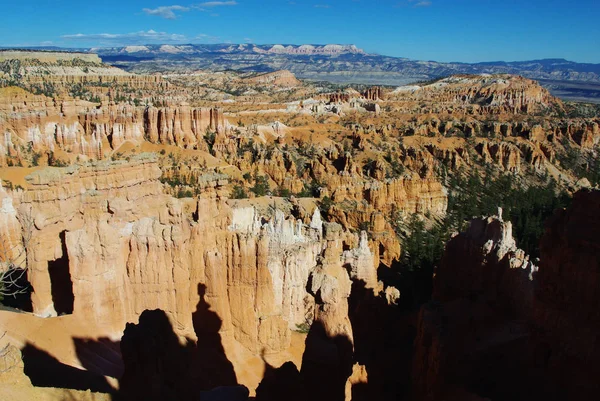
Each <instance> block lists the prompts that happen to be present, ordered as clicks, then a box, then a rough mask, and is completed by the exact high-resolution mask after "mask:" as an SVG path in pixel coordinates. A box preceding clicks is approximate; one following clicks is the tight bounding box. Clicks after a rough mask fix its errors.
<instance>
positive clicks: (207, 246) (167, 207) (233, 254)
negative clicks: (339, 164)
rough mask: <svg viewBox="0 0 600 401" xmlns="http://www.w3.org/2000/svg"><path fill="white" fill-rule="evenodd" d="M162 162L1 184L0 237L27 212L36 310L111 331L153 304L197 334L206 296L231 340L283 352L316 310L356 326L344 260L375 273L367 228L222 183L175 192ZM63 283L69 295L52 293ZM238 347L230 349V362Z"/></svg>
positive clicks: (331, 328)
mask: <svg viewBox="0 0 600 401" xmlns="http://www.w3.org/2000/svg"><path fill="white" fill-rule="evenodd" d="M160 174H161V173H160V169H159V167H158V165H157V162H156V159H155V157H154V156H152V155H148V154H141V155H138V156H135V157H133V158H131V160H130V161H129V162H125V161H117V162H94V163H90V164H87V165H79V166H76V167H69V168H47V169H44V170H40V171H37V172H35V173H32V174H31V175H30V176H28V177H27V180H28V184H29V185H28V186H29V189H28V190H26V191H20V190H19V191H4V192H3V193H2V199H3V203H2V204H3V205H4V207H3V209H2V210H1V214H0V217H1V218H2V219H3V220H6V222H7V224H6V225H3V226H2V231H1V232H0V237H1V238H2V240H3V242H5V243H11V241H12V242H16V243H17V244H19V241H20V238H19V237H18V235H16V234H15V232H16V231H17V230H18V229H19V220H21V221H26V220H27V219H29V220H30V221H31V222H32V224H31V226H29V229H30V232H29V233H28V234H27V235H28V236H30V240H29V242H28V243H27V244H26V245H27V247H26V251H27V266H28V267H29V271H28V279H29V281H30V283H31V285H32V287H33V293H32V303H33V311H34V313H35V314H36V315H38V316H43V317H48V318H52V317H54V316H57V315H58V314H61V313H67V314H72V315H73V316H77V317H78V318H80V319H82V320H84V321H87V322H90V324H93V325H94V326H95V327H102V328H103V329H105V330H107V331H108V332H111V333H113V334H114V335H119V334H120V333H122V331H123V329H124V328H125V324H126V323H127V322H136V321H137V319H138V317H139V316H140V314H141V313H142V312H143V311H144V310H148V309H150V310H152V309H161V310H163V311H165V313H166V314H167V316H168V317H169V319H170V321H171V322H172V325H173V327H174V328H175V330H176V332H177V333H178V334H180V335H185V336H188V337H190V338H194V337H195V336H196V331H195V330H194V324H195V323H194V316H195V314H196V313H197V308H198V305H199V304H200V303H201V301H202V302H204V303H205V304H206V305H207V308H210V310H211V311H213V312H214V313H216V315H217V316H218V319H219V334H220V336H221V337H222V339H223V344H224V346H225V349H226V350H228V352H234V351H232V350H233V349H236V348H235V347H238V346H241V347H242V348H243V349H244V350H245V351H244V352H246V353H249V354H250V355H254V356H259V355H265V354H266V355H270V354H271V355H276V354H279V353H283V352H286V351H287V350H288V349H289V348H290V342H291V335H292V331H294V330H299V327H306V326H307V325H308V326H310V325H311V324H312V323H313V321H318V322H319V324H322V325H324V327H325V328H326V330H327V333H330V334H331V335H342V334H343V335H345V336H346V337H348V338H350V339H351V338H352V328H351V325H350V322H349V320H348V305H347V297H348V296H349V293H350V286H351V285H350V284H351V283H350V278H349V272H350V274H352V275H353V276H356V277H359V278H364V279H367V280H368V281H369V283H370V284H371V285H372V286H376V285H377V282H376V270H375V269H376V265H375V260H374V259H373V254H372V252H371V250H370V249H369V245H368V241H367V240H366V237H365V234H363V237H362V239H361V240H360V241H359V239H358V238H357V237H356V235H355V234H351V233H349V232H348V231H345V230H342V228H341V226H339V225H335V224H334V225H329V227H328V228H327V227H325V226H327V224H328V223H327V224H324V223H323V222H322V220H321V216H320V213H319V211H318V209H317V210H315V212H314V214H313V216H312V219H311V221H310V223H309V224H304V223H303V222H302V221H301V220H296V219H295V218H293V217H286V215H285V214H284V213H283V212H282V211H281V210H274V212H273V214H272V215H270V216H261V215H260V214H259V213H258V212H257V209H256V208H254V207H231V206H229V205H228V204H227V201H226V200H225V199H226V198H225V194H226V190H225V189H224V188H223V187H220V186H219V185H218V184H217V185H216V187H215V188H209V189H207V191H206V192H205V193H203V194H201V195H200V197H199V198H198V199H197V200H193V199H185V200H178V199H174V198H172V197H170V196H168V195H164V194H163V193H162V184H161V183H160V182H159V180H158V178H159V177H160ZM11 205H13V206H11ZM336 226H337V228H336ZM21 230H23V228H21ZM357 243H359V247H358V248H356V249H353V244H357ZM344 249H347V251H346V252H344ZM61 269H62V270H61ZM59 271H62V272H63V273H64V272H66V276H67V282H66V283H65V281H64V277H61V276H58V275H57V273H58V272H59ZM309 283H311V284H310V285H309ZM69 292H71V293H72V294H71V295H72V298H71V301H70V302H71V305H70V307H69V306H68V305H67V306H65V299H64V297H61V296H59V293H60V294H63V295H64V294H67V295H68V294H69ZM67 298H68V297H67ZM67 303H68V300H67ZM235 344H237V345H235ZM236 358H238V359H236ZM239 358H242V357H241V356H239V355H237V356H236V355H235V354H234V356H233V357H231V359H232V362H233V363H234V366H236V368H238V367H239V364H243V363H244V361H243V360H240V359H239Z"/></svg>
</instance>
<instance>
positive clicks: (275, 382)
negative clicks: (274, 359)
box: [256, 358, 308, 401]
mask: <svg viewBox="0 0 600 401" xmlns="http://www.w3.org/2000/svg"><path fill="white" fill-rule="evenodd" d="M263 361H264V358H263ZM307 399H308V398H307V396H306V388H305V386H304V380H303V379H302V375H301V374H300V371H299V370H298V368H297V367H296V365H295V364H294V363H293V362H289V361H288V362H286V363H284V364H283V365H281V366H280V367H279V368H274V367H273V366H271V365H270V364H269V363H267V362H266V361H265V373H264V376H263V380H262V381H261V382H260V384H259V385H258V387H257V389H256V400H257V401H279V400H289V401H304V400H307Z"/></svg>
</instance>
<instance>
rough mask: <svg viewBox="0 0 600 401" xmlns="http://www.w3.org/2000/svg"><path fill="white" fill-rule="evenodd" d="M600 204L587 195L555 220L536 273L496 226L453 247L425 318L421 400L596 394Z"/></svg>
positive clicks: (419, 363)
mask: <svg viewBox="0 0 600 401" xmlns="http://www.w3.org/2000/svg"><path fill="white" fill-rule="evenodd" d="M599 195H600V194H599V193H598V192H597V191H593V192H589V191H581V192H579V193H577V194H576V195H575V196H574V200H573V204H572V206H571V207H569V208H568V209H566V210H559V211H557V212H556V214H555V216H554V217H553V218H552V219H551V220H550V221H549V222H548V224H547V227H546V232H545V234H544V236H543V238H542V240H541V247H540V250H541V256H540V259H541V261H540V264H539V268H538V267H536V266H535V265H533V264H532V263H531V261H530V260H529V259H528V257H527V256H525V255H524V253H523V251H520V250H519V249H517V248H516V246H515V242H514V240H513V239H512V236H511V230H510V223H504V222H502V221H501V220H500V219H498V218H489V219H477V220H474V221H473V222H472V223H471V226H470V228H469V229H468V230H467V231H466V232H465V233H462V234H459V235H458V236H456V237H454V238H453V239H452V240H451V241H450V242H449V243H448V244H447V246H446V251H445V254H444V257H443V260H442V263H441V265H440V267H439V269H438V271H437V272H436V277H435V285H434V295H433V298H434V302H432V303H430V304H428V305H426V306H424V307H423V308H422V309H421V312H420V316H419V324H418V332H417V339H416V341H415V355H414V359H413V378H414V382H413V385H414V391H415V394H416V395H417V399H422V400H436V399H443V398H444V397H446V398H449V397H451V396H453V395H456V394H464V393H465V392H466V393H471V394H476V395H479V396H483V397H489V398H492V399H494V398H504V397H508V398H513V399H514V398H518V397H521V398H523V397H526V398H527V399H534V400H538V399H539V400H542V399H543V400H548V399H549V400H561V399H573V400H586V399H589V398H590V397H593V395H595V394H597V392H598V391H599V388H598V382H597V380H596V379H595V378H596V377H597V375H598V371H597V369H596V368H595V367H596V366H598V361H599V360H600V353H599V352H598V347H597V343H598V333H597V330H596V329H595V328H596V326H597V325H598V323H599V320H598V312H597V311H596V309H595V308H594V307H590V305H595V304H596V303H597V298H598V286H597V282H598V271H597V266H598V260H599V252H598V249H597V248H598V247H597V244H596V242H597V241H595V240H594V238H596V237H597V235H598V233H597V232H596V227H597V224H595V222H596V221H597V220H598V219H599V218H600V217H599V215H598V212H597V211H598V206H600V203H599V202H600V196H599ZM458 361H460V362H458ZM526 388H527V389H528V390H524V389H526Z"/></svg>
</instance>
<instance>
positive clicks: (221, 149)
mask: <svg viewBox="0 0 600 401" xmlns="http://www.w3.org/2000/svg"><path fill="white" fill-rule="evenodd" d="M5 56H6V55H5ZM0 133H2V135H3V136H2V140H1V141H0V180H1V181H0V182H1V186H0V205H1V207H0V263H1V265H0V272H2V274H1V275H0V277H1V279H2V281H1V284H2V285H1V286H0V293H1V294H2V295H3V297H2V298H3V299H2V301H1V302H2V304H3V305H4V306H2V308H1V309H0V383H2V386H0V398H2V399H7V400H9V399H10V400H31V399H39V400H55V399H56V400H70V399H77V400H78V399H85V400H199V399H202V400H217V399H219V400H221V399H223V400H238V399H239V400H244V399H248V398H249V397H250V398H255V399H257V400H280V399H290V398H291V399H293V400H307V399H311V400H321V399H322V400H329V401H331V400H350V399H353V400H362V399H364V400H367V399H382V400H392V399H401V400H483V399H491V400H521V399H522V400H525V399H527V400H538V399H539V400H541V399H544V400H555V399H556V400H563V399H570V400H587V399H591V398H594V395H596V394H598V392H599V391H600V388H599V384H598V382H597V377H598V373H600V372H599V371H598V366H600V364H599V363H598V362H600V345H599V344H600V341H599V340H598V334H597V330H596V328H597V327H599V326H600V315H599V314H598V312H597V310H596V308H595V306H596V305H597V304H598V302H599V301H600V290H599V288H600V287H599V283H600V273H599V272H600V270H599V266H600V264H599V261H600V242H599V241H598V238H599V234H600V233H598V232H597V231H598V227H600V224H598V223H600V222H599V221H598V220H599V219H600V208H599V207H600V192H599V191H598V190H597V189H596V188H597V185H598V183H599V182H600V163H599V162H598V150H599V143H600V110H599V109H598V106H597V105H594V104H584V103H574V102H565V101H562V100H560V99H559V98H556V97H554V96H552V95H551V94H550V92H548V90H546V89H544V88H543V87H542V86H540V85H539V83H537V82H536V81H533V80H530V79H526V78H523V77H520V76H513V75H506V74H500V75H487V74H484V75H454V76H450V77H447V78H442V79H437V80H433V81H429V82H421V83H416V84H411V85H407V86H401V87H395V88H392V87H370V86H366V85H344V86H340V85H334V84H329V83H311V82H306V81H301V80H299V79H297V78H296V77H295V76H294V75H293V74H292V73H291V72H289V71H277V72H272V73H264V74H258V73H240V72H236V71H221V72H215V71H206V70H199V71H194V72H185V73H177V72H173V71H166V72H164V73H162V74H161V73H153V74H147V75H143V74H133V73H129V72H126V71H124V70H120V69H118V68H116V67H113V66H110V65H107V64H104V63H102V61H101V60H100V59H99V58H97V57H96V56H89V55H88V56H85V57H84V56H81V55H78V54H77V53H72V54H66V55H65V54H62V55H58V56H57V55H53V54H52V53H35V52H30V53H26V54H24V55H23V54H19V55H16V56H15V57H14V58H13V59H11V58H8V59H6V57H5V59H4V60H3V61H0Z"/></svg>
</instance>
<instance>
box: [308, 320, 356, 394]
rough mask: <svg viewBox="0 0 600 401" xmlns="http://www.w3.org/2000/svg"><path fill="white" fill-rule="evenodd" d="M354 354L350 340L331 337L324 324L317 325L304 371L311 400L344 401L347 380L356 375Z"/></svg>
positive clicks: (316, 323) (315, 323) (340, 336)
mask: <svg viewBox="0 0 600 401" xmlns="http://www.w3.org/2000/svg"><path fill="white" fill-rule="evenodd" d="M352 354H353V352H352V342H351V341H350V339H349V338H348V337H346V336H343V335H339V336H335V337H330V336H328V335H327V332H326V330H325V328H324V327H323V324H322V323H321V322H319V321H315V322H313V324H312V326H311V328H310V331H309V332H308V336H307V337H306V349H305V351H304V355H303V356H302V369H301V370H300V373H301V375H302V379H303V381H304V384H305V386H306V389H307V390H310V399H311V400H316V401H319V400H322V401H344V399H345V389H346V381H347V380H348V377H350V375H351V374H352V364H353V355H352Z"/></svg>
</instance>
